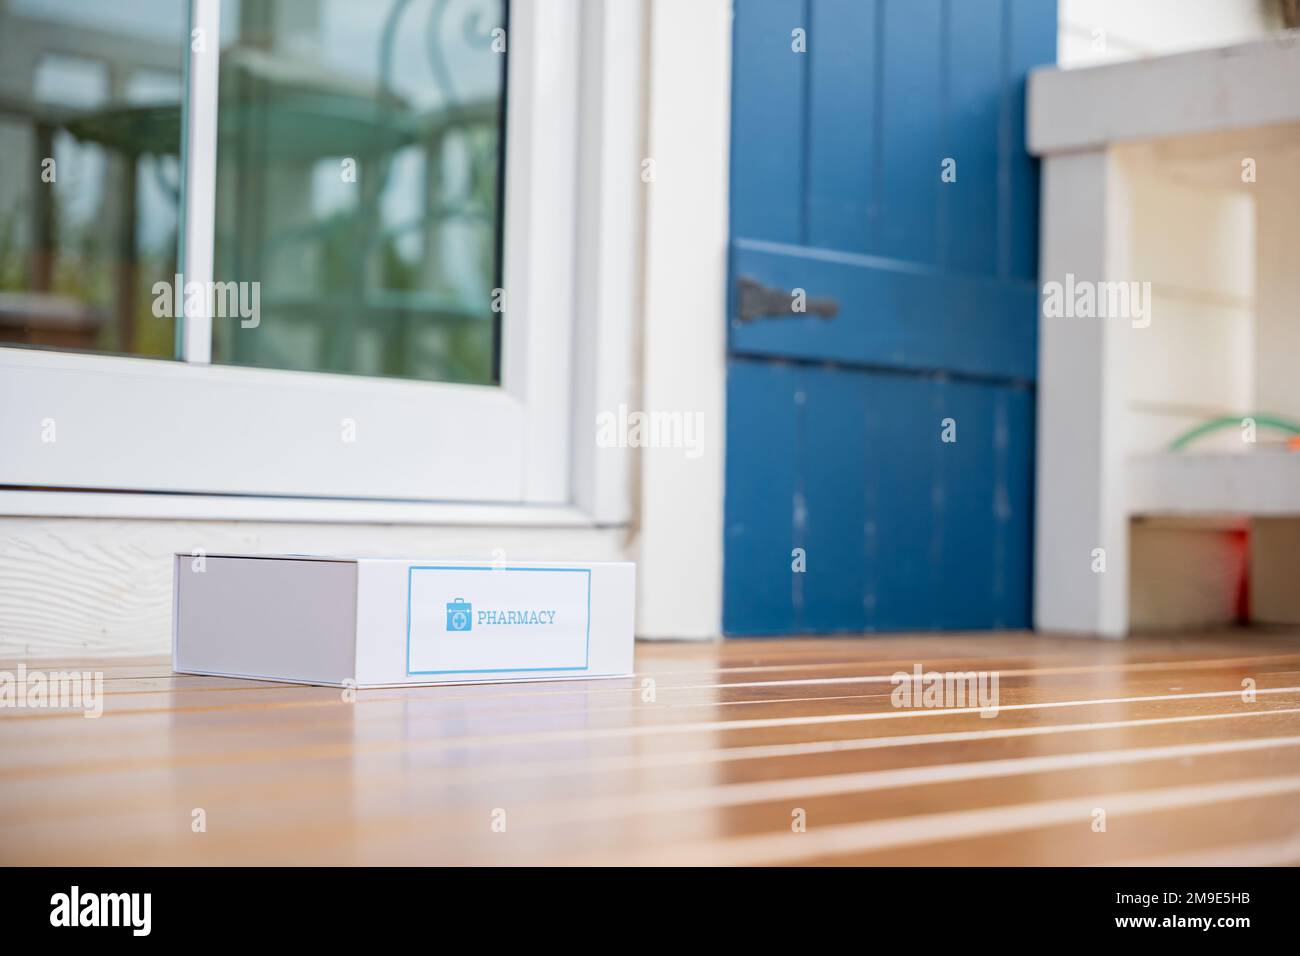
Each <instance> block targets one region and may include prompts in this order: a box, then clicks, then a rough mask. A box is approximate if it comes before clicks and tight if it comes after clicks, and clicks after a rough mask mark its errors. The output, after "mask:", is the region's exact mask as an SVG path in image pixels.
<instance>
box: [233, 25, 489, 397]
mask: <svg viewBox="0 0 1300 956" xmlns="http://www.w3.org/2000/svg"><path fill="white" fill-rule="evenodd" d="M504 15H505V10H504V4H503V3H502V2H501V0H383V2H371V3H357V2H355V0H226V2H225V3H223V5H222V39H221V43H222V50H221V77H220V106H219V110H218V122H217V126H218V134H217V139H218V148H217V205H216V245H215V264H214V271H215V276H214V278H215V279H216V281H217V282H219V283H229V282H235V283H254V282H256V283H259V285H258V287H257V301H258V306H259V309H258V312H259V314H258V319H257V322H256V324H255V325H254V324H253V323H252V322H250V321H248V320H243V321H241V320H240V319H239V317H238V316H226V317H222V316H221V315H218V316H217V317H215V318H214V319H213V361H215V362H223V363H228V364H237V365H255V366H261V367H264V368H287V369H305V370H313V371H328V372H348V373H354V374H361V375H378V376H391V377H398V378H415V379H426V380H437V381H453V382H471V383H479V384H490V383H494V382H496V381H497V361H496V354H495V352H496V342H497V339H498V333H499V330H498V328H497V319H498V318H499V316H498V313H497V312H496V311H494V309H493V305H494V295H493V290H494V289H497V288H499V287H500V285H501V280H500V278H499V275H500V247H501V229H500V203H501V176H502V164H501V152H502V139H503V120H504V96H503V91H504V83H505V60H506V56H505V54H504V50H503V47H504V44H503V43H502V42H501V41H502V37H503V34H502V33H501V29H502V28H503V27H504V21H503V18H504ZM494 31H495V33H494ZM246 288H247V289H248V293H249V295H250V296H251V292H252V289H251V286H249V287H246ZM497 299H498V301H499V297H497Z"/></svg>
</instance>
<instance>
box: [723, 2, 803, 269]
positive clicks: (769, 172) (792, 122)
mask: <svg viewBox="0 0 1300 956" xmlns="http://www.w3.org/2000/svg"><path fill="white" fill-rule="evenodd" d="M806 6H807V5H806V2H805V0H749V2H747V3H745V4H744V6H743V8H742V9H740V10H739V11H738V15H737V16H736V27H735V34H734V36H735V39H734V46H733V49H732V99H731V110H732V120H731V122H732V128H731V137H732V139H731V155H732V161H731V234H732V238H733V239H734V238H740V237H744V238H747V239H767V240H771V241H773V242H792V243H797V242H801V241H802V238H803V198H804V168H803V163H804V155H805V145H806V144H805V125H806V124H805V122H804V120H805V115H804V99H805V83H806V81H807V70H808V54H806V53H795V52H794V51H793V50H792V49H791V35H790V34H791V31H792V30H794V29H796V28H803V29H805V30H806V29H807V9H806Z"/></svg>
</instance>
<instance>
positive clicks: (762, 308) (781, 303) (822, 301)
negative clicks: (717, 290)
mask: <svg viewBox="0 0 1300 956" xmlns="http://www.w3.org/2000/svg"><path fill="white" fill-rule="evenodd" d="M737 291H738V292H739V293H740V295H739V307H740V321H741V322H753V321H754V320H755V319H759V318H763V317H765V316H767V317H770V318H774V319H798V318H803V317H805V316H809V315H815V316H818V317H819V318H823V319H833V318H835V316H837V315H839V312H840V303H839V300H838V299H835V298H832V297H831V296H823V297H822V298H817V299H813V298H806V299H805V300H804V301H803V309H796V305H797V304H798V300H797V299H796V297H795V295H794V294H793V292H791V291H789V290H787V289H776V288H773V287H772V286H766V285H763V283H761V282H759V281H758V280H757V279H751V278H749V277H748V276H741V277H740V279H739V281H738V282H737Z"/></svg>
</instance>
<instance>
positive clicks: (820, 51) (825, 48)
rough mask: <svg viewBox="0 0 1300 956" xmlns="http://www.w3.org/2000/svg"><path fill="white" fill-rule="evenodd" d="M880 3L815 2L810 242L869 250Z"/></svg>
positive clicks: (872, 229)
mask: <svg viewBox="0 0 1300 956" xmlns="http://www.w3.org/2000/svg"><path fill="white" fill-rule="evenodd" d="M876 23H877V4H876V2H875V0H813V5H812V24H813V27H812V36H811V41H810V42H811V44H812V45H811V47H810V52H809V56H810V67H811V71H812V72H811V75H810V82H811V88H810V90H809V102H808V110H809V122H808V139H809V144H808V243H809V245H813V246H822V247H825V248H829V249H839V250H842V251H845V252H863V253H865V252H871V251H872V250H873V239H872V237H873V236H874V234H875V220H876V212H877V210H876V208H875V206H874V203H875V201H876V194H875V182H874V180H875V174H876V170H875V167H874V164H875V161H876V136H875V133H876V118H877V117H876V92H877V87H876V68H877V65H878V61H877V57H878V55H879V54H878V51H879V38H878V35H877V33H876Z"/></svg>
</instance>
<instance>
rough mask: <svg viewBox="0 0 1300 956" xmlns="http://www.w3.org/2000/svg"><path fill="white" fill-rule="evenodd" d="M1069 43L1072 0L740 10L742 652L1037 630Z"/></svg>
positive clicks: (735, 589)
mask: <svg viewBox="0 0 1300 956" xmlns="http://www.w3.org/2000/svg"><path fill="white" fill-rule="evenodd" d="M1055 49H1056V3H1055V0H736V2H735V37H734V49H733V70H734V78H733V83H734V85H733V94H732V95H733V111H732V112H733V118H732V159H731V237H732V238H731V250H730V255H731V263H730V266H731V289H732V292H731V296H730V302H729V305H728V324H729V329H728V385H727V392H728V396H727V478H726V524H725V534H726V549H725V570H724V577H725V585H724V621H723V626H724V630H725V631H726V632H727V633H729V634H789V633H800V632H809V633H818V632H822V633H824V632H835V631H865V630H907V629H925V628H947V629H955V628H995V627H1026V626H1028V624H1029V620H1030V594H1031V586H1030V585H1031V580H1030V574H1031V566H1030V545H1031V536H1032V514H1033V503H1032V494H1033V480H1032V479H1033V430H1034V375H1035V348H1036V346H1035V338H1036V331H1037V329H1036V325H1037V262H1038V245H1037V244H1038V239H1037V217H1038V203H1037V196H1038V177H1037V170H1036V167H1035V165H1034V163H1033V162H1032V161H1031V159H1030V157H1029V156H1028V155H1027V154H1026V152H1025V148H1024V88H1025V83H1024V81H1025V74H1026V71H1027V70H1028V69H1029V68H1030V67H1031V66H1034V65H1037V64H1041V63H1049V62H1052V61H1054V59H1055ZM832 313H833V314H832Z"/></svg>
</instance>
